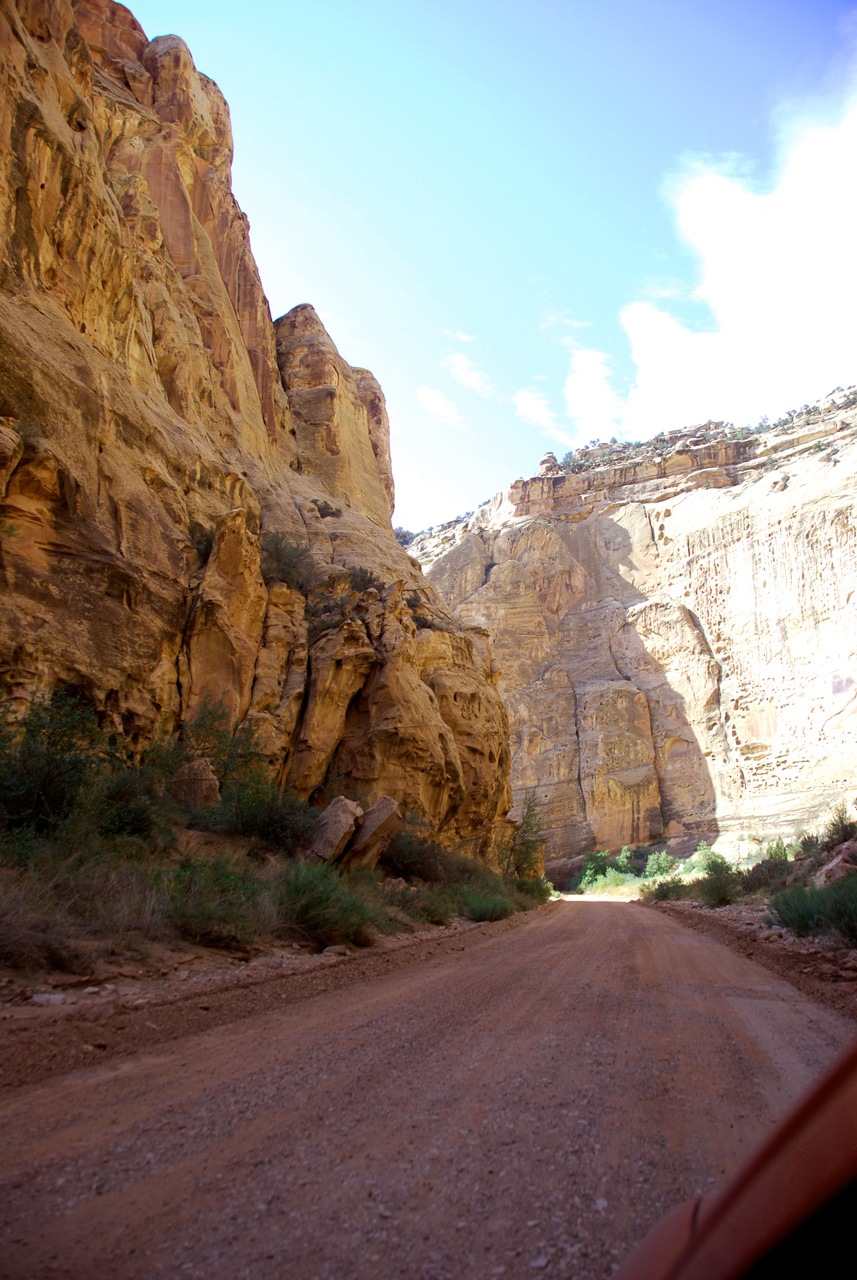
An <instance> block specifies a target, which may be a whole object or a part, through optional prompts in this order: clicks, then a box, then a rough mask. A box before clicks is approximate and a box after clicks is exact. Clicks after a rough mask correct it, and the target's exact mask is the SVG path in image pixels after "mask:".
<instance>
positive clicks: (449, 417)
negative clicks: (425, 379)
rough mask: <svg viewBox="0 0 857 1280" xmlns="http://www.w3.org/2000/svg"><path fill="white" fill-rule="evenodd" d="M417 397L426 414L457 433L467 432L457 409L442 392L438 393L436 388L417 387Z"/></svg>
mask: <svg viewBox="0 0 857 1280" xmlns="http://www.w3.org/2000/svg"><path fill="white" fill-rule="evenodd" d="M416 397H417V400H419V402H420V404H421V405H422V407H423V408H424V409H425V411H426V413H430V414H431V415H432V417H433V418H439V419H440V421H441V422H445V423H446V424H447V426H449V427H454V428H455V430H456V431H466V430H467V428H466V426H465V424H464V422H462V420H461V414H460V413H459V412H458V409H457V407H456V406H455V405H454V404H453V402H452V401H451V400H450V399H449V397H448V396H446V395H444V393H443V392H442V391H437V390H435V389H434V387H417V390H416Z"/></svg>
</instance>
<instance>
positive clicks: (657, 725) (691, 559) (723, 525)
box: [409, 395, 857, 858]
mask: <svg viewBox="0 0 857 1280" xmlns="http://www.w3.org/2000/svg"><path fill="white" fill-rule="evenodd" d="M837 400H838V402H839V403H838V404H837V402H836V401H837ZM852 400H853V396H852V397H849V396H848V395H842V396H839V397H837V398H836V399H834V400H833V401H831V402H829V403H828V404H827V405H826V406H824V407H823V408H824V411H821V410H820V409H819V410H818V411H816V412H810V413H808V414H804V415H803V417H801V418H798V419H797V420H795V421H791V422H788V421H784V422H783V423H782V424H778V426H777V428H776V429H770V430H768V431H765V432H763V433H761V434H755V435H752V436H749V437H748V438H743V439H742V438H740V436H741V433H736V432H734V431H733V432H730V431H728V430H727V429H725V428H723V427H722V426H720V425H712V424H709V426H708V427H707V428H703V429H697V430H696V431H695V432H688V433H684V434H682V433H673V434H672V436H671V437H665V436H664V437H661V438H659V439H658V440H656V441H654V442H651V443H650V444H649V445H647V446H645V447H641V448H638V449H637V451H636V452H633V451H630V450H629V449H628V447H627V446H623V447H618V448H611V447H610V446H605V447H603V448H602V449H599V450H597V451H593V452H590V451H580V452H579V453H578V455H577V456H576V457H575V459H574V465H575V468H576V471H575V473H573V474H570V475H566V474H564V473H563V471H562V470H561V469H560V468H559V467H558V466H557V465H556V460H555V459H554V458H553V457H552V456H548V457H547V458H546V459H545V460H544V462H543V464H542V467H541V470H540V474H539V475H538V476H536V477H533V478H532V479H527V480H519V481H517V482H516V483H515V484H513V485H512V486H511V488H510V489H509V490H508V491H506V492H505V493H502V494H499V495H498V496H497V497H496V498H495V499H494V500H493V502H491V503H490V504H488V505H487V506H484V507H482V508H480V509H479V510H478V511H477V512H475V513H474V514H472V515H471V516H470V517H468V518H466V519H462V520H460V521H453V522H451V523H449V524H447V525H444V526H442V527H440V528H438V529H435V530H430V531H428V532H427V533H425V534H422V535H420V537H419V538H418V539H417V541H416V542H415V543H413V544H412V545H411V547H410V548H409V549H410V550H411V551H412V552H413V553H414V554H415V555H417V556H419V558H420V559H421V560H422V561H423V563H424V566H425V567H426V571H427V576H428V578H429V580H430V581H431V582H433V583H434V585H435V586H437V587H438V588H439V590H441V591H442V592H443V594H444V596H445V598H446V600H447V601H448V603H449V605H450V606H451V607H452V608H454V610H455V612H456V614H457V616H458V617H459V618H460V619H461V620H462V622H466V623H469V624H477V625H479V626H482V627H485V628H486V629H487V630H488V631H489V632H490V634H491V635H492V637H493V640H494V644H495V652H496V655H497V659H498V662H499V664H500V668H501V672H502V677H501V686H500V687H501V690H502V692H503V696H504V698H505V700H506V704H507V707H508V710H509V714H510V719H511V725H512V744H513V766H512V779H513V786H514V790H515V794H516V797H517V798H518V800H520V796H521V793H522V792H523V791H524V790H525V789H526V788H529V787H535V788H536V789H537V794H538V796H539V798H540V799H541V801H542V803H543V812H544V814H545V816H546V821H547V825H548V828H549V830H550V845H549V852H550V854H552V855H553V857H554V858H558V857H560V856H562V855H564V854H573V853H575V852H578V851H581V850H584V849H587V848H614V849H615V848H618V847H619V846H621V845H622V844H624V843H626V842H627V843H630V844H635V843H643V842H648V841H650V840H654V839H657V838H658V837H660V836H662V835H666V836H667V837H675V838H682V837H687V836H690V837H692V838H693V843H695V842H696V838H697V837H698V836H700V835H706V836H708V837H714V836H717V835H724V836H732V837H735V836H737V835H738V834H740V833H742V832H747V831H754V832H755V831H758V832H764V831H766V830H767V831H772V830H777V831H780V830H784V829H785V830H787V829H788V827H789V826H790V824H792V823H802V822H809V821H811V820H814V819H815V818H816V817H817V815H818V814H819V813H820V812H821V811H822V810H823V809H824V808H825V807H826V805H827V803H828V802H829V801H830V799H831V798H833V797H835V796H839V795H841V793H842V790H843V788H847V787H849V786H853V780H854V777H855V766H857V747H855V729H857V514H855V496H857V483H855V472H856V471H857V426H855V424H857V412H855V411H854V409H853V408H852V407H850V405H851V401H852ZM688 843H690V842H688Z"/></svg>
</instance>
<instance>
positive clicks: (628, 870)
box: [613, 844, 637, 876]
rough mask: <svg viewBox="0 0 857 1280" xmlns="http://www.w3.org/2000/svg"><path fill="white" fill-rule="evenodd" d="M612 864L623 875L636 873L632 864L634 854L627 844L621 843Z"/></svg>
mask: <svg viewBox="0 0 857 1280" xmlns="http://www.w3.org/2000/svg"><path fill="white" fill-rule="evenodd" d="M613 866H614V867H615V868H616V870H617V871H621V872H622V874H623V875H626V876H627V875H636V874H637V870H636V867H635V866H634V855H633V853H632V852H631V850H630V848H629V846H628V845H626V844H623V845H622V848H621V849H620V850H619V852H618V853H617V854H616V857H615V859H614V860H613Z"/></svg>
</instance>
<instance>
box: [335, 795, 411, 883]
mask: <svg viewBox="0 0 857 1280" xmlns="http://www.w3.org/2000/svg"><path fill="white" fill-rule="evenodd" d="M401 825H402V814H401V810H400V809H399V806H398V804H397V803H396V801H395V800H393V799H392V798H391V797H390V796H381V798H380V800H376V801H375V803H374V804H373V805H372V807H371V808H369V809H367V810H366V812H365V813H364V815H363V818H362V821H361V823H360V826H359V828H358V830H357V833H356V835H355V836H354V838H353V840H352V841H351V843H350V845H349V846H348V847H347V849H346V850H345V852H344V854H343V855H342V856H341V858H340V859H339V863H340V865H341V866H342V867H345V868H347V869H348V870H349V871H353V870H354V869H355V868H356V867H367V868H369V869H370V870H371V868H372V867H374V866H375V865H376V864H377V862H378V859H379V858H380V857H381V854H382V853H383V852H384V850H385V849H386V848H387V845H388V844H389V843H390V841H391V840H392V839H393V836H394V835H395V834H396V832H397V831H398V830H399V828H400V827H401Z"/></svg>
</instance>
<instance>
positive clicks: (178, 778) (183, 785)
mask: <svg viewBox="0 0 857 1280" xmlns="http://www.w3.org/2000/svg"><path fill="white" fill-rule="evenodd" d="M168 790H169V793H170V795H171V796H172V798H173V800H175V801H176V802H177V803H178V804H187V805H191V806H192V807H193V808H195V809H196V808H200V807H201V806H202V805H207V804H217V802H218V801H219V799H220V783H219V782H218V781H217V777H216V775H215V772H214V770H213V769H212V767H211V761H210V760H208V759H207V758H206V757H205V756H200V758H199V759H198V760H188V761H187V762H186V763H185V764H183V765H182V766H181V768H180V769H177V770H176V772H175V774H174V775H173V778H172V781H171V782H170V785H169V787H168Z"/></svg>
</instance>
